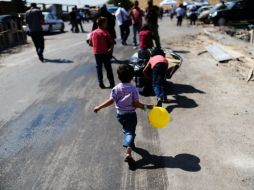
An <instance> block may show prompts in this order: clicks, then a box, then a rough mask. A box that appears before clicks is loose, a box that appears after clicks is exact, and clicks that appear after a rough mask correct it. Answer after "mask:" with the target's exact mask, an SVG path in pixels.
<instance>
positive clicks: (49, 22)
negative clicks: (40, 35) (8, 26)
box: [23, 12, 65, 34]
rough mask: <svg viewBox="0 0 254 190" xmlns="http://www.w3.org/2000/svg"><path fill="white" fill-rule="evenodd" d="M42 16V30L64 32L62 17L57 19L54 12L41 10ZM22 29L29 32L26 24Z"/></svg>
mask: <svg viewBox="0 0 254 190" xmlns="http://www.w3.org/2000/svg"><path fill="white" fill-rule="evenodd" d="M42 14H43V16H44V23H43V25H42V30H43V32H48V33H52V32H54V31H61V32H64V28H65V25H64V22H63V20H62V19H58V18H57V17H56V16H55V15H54V14H52V13H50V12H42ZM23 28H24V30H25V31H26V32H27V34H29V28H28V26H24V27H23Z"/></svg>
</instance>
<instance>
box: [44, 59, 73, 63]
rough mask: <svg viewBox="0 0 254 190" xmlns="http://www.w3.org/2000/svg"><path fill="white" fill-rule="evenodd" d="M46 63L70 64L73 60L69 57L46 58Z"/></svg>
mask: <svg viewBox="0 0 254 190" xmlns="http://www.w3.org/2000/svg"><path fill="white" fill-rule="evenodd" d="M44 63H56V64H69V63H73V61H71V60H68V59H44Z"/></svg>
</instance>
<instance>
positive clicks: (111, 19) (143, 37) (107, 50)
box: [89, 0, 161, 88]
mask: <svg viewBox="0 0 254 190" xmlns="http://www.w3.org/2000/svg"><path fill="white" fill-rule="evenodd" d="M143 17H145V21H146V22H145V24H143ZM158 17H159V8H158V7H157V6H154V5H153V1H152V0H148V7H147V9H146V11H145V12H144V11H143V10H142V9H141V8H140V7H139V2H138V1H135V2H134V6H133V7H132V8H131V10H130V11H129V12H127V11H126V9H125V8H124V7H123V6H122V4H119V8H118V9H117V11H116V13H115V16H114V15H112V14H110V13H109V12H108V11H107V7H106V5H104V6H102V8H101V9H100V11H99V13H98V15H97V17H96V19H95V22H94V25H93V28H92V32H91V34H90V42H89V45H91V46H92V47H93V53H94V55H95V60H96V68H97V76H98V83H99V86H100V87H101V88H105V85H104V84H103V75H102V67H103V66H104V67H105V69H106V72H107V77H108V80H109V83H110V87H113V86H114V77H113V74H112V68H111V62H110V59H111V58H112V55H113V47H114V44H116V40H115V39H116V32H115V20H116V21H117V23H118V25H119V29H120V35H121V43H122V45H127V43H126V41H127V38H128V36H129V33H130V29H129V28H130V26H131V25H132V27H133V45H134V47H135V48H136V47H137V46H138V39H139V48H140V49H149V48H152V47H153V41H155V45H156V47H157V48H160V47H161V45H160V37H159V33H158ZM129 22H131V24H130V23H129ZM137 35H138V36H139V38H137Z"/></svg>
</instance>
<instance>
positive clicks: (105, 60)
mask: <svg viewBox="0 0 254 190" xmlns="http://www.w3.org/2000/svg"><path fill="white" fill-rule="evenodd" d="M110 59H111V55H110V54H95V60H96V70H97V78H98V82H99V84H100V85H101V84H103V72H102V65H104V67H105V69H106V72H107V77H108V80H109V83H110V86H114V85H115V81H114V75H113V71H112V67H111V62H110Z"/></svg>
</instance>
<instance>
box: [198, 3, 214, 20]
mask: <svg viewBox="0 0 254 190" xmlns="http://www.w3.org/2000/svg"><path fill="white" fill-rule="evenodd" d="M212 8H213V6H212V5H209V6H203V7H200V8H199V9H198V10H197V16H198V20H199V21H201V22H204V23H206V24H208V23H209V18H208V17H209V13H210V11H211V9H212Z"/></svg>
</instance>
